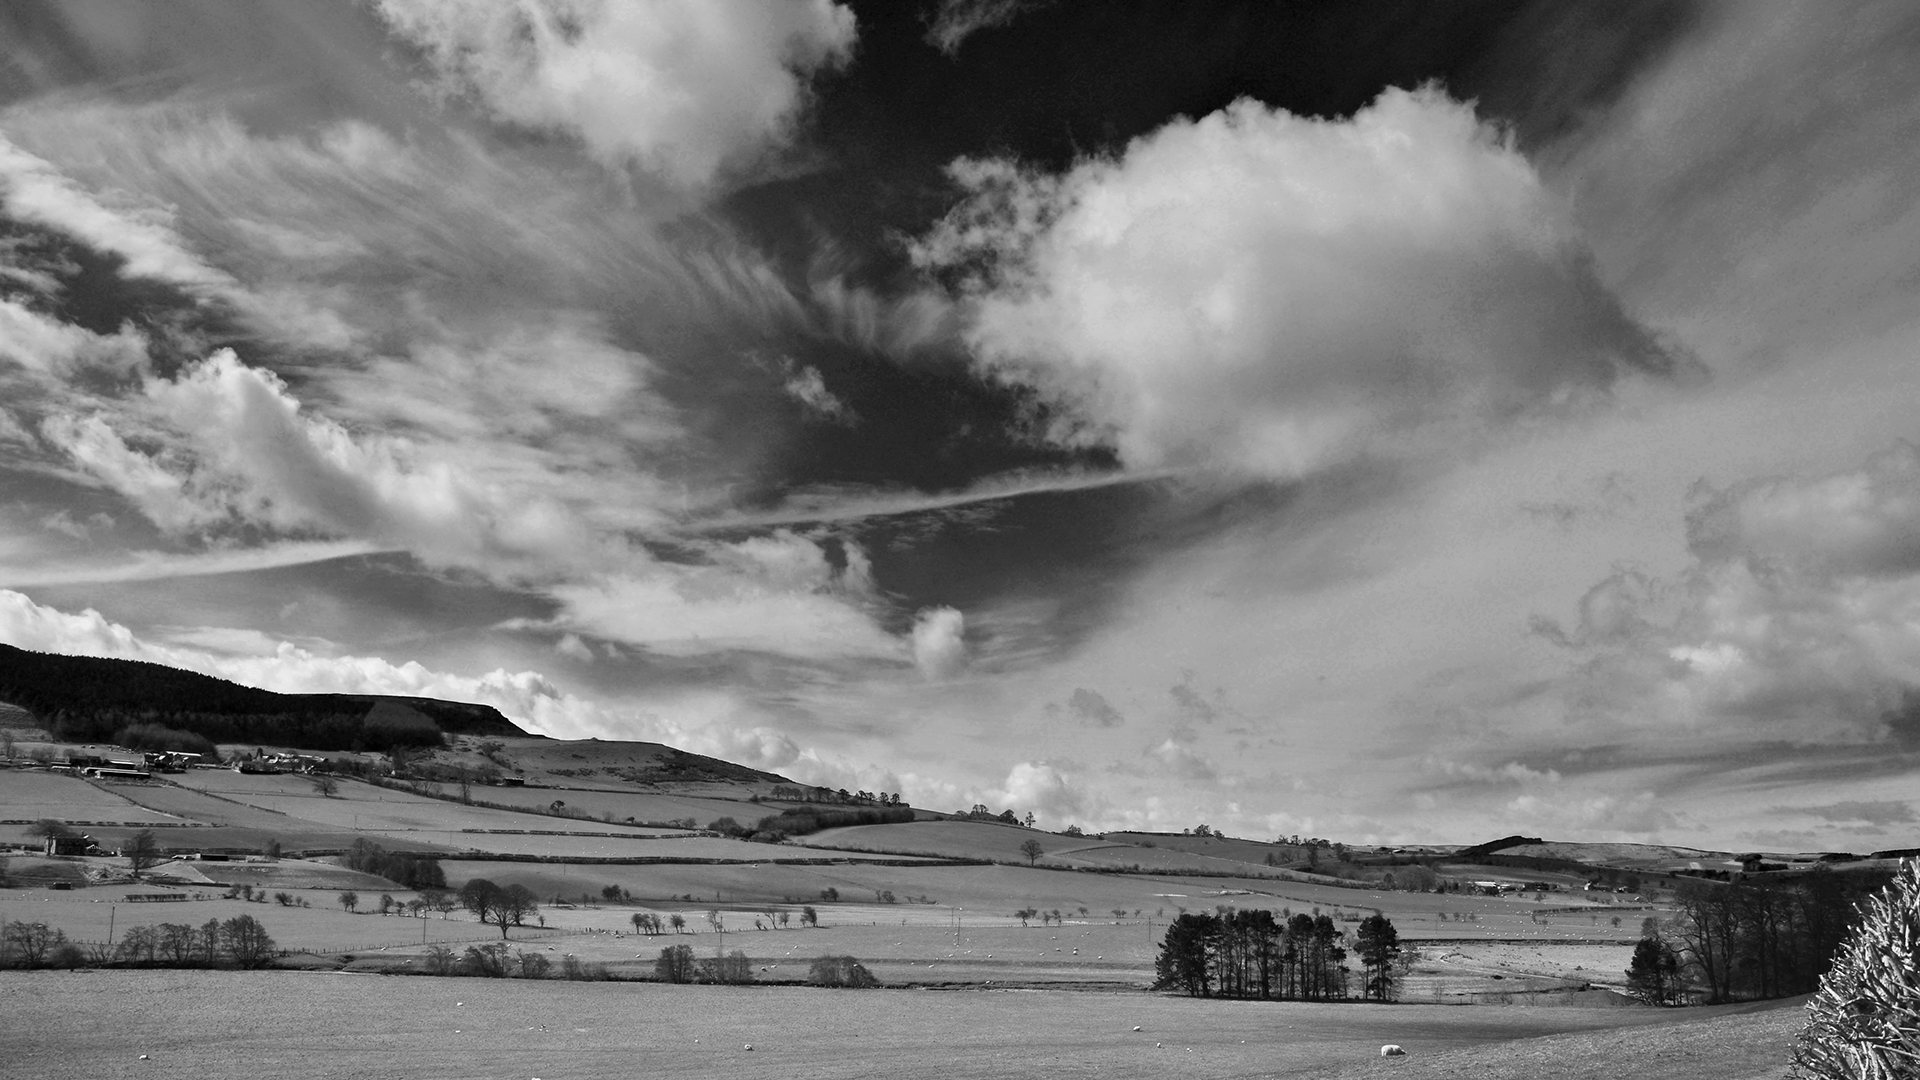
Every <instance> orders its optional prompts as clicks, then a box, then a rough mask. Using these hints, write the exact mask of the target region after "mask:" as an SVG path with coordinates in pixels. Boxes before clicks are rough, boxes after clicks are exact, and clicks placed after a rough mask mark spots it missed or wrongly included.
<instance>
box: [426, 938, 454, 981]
mask: <svg viewBox="0 0 1920 1080" xmlns="http://www.w3.org/2000/svg"><path fill="white" fill-rule="evenodd" d="M426 960H427V973H428V974H430V975H451V974H453V965H454V958H453V950H452V949H449V948H447V947H446V946H445V945H430V946H428V947H427V954H426Z"/></svg>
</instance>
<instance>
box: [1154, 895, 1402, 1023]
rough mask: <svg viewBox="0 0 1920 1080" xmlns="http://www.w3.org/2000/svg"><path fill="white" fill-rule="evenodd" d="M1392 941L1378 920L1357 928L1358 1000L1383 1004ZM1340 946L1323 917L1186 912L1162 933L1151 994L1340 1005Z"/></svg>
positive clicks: (1345, 977) (1346, 993) (1347, 989)
mask: <svg viewBox="0 0 1920 1080" xmlns="http://www.w3.org/2000/svg"><path fill="white" fill-rule="evenodd" d="M1399 941H1400V939H1399V934H1398V932H1397V931H1395V930H1394V928H1393V923H1392V922H1391V921H1389V920H1388V919H1387V918H1386V917H1385V916H1384V915H1378V914H1376V915H1373V916H1370V917H1368V918H1366V919H1364V920H1362V921H1361V923H1360V927H1359V931H1358V933H1357V935H1356V939H1355V945H1356V948H1357V950H1358V952H1359V955H1360V960H1361V964H1362V971H1361V982H1360V990H1361V994H1362V996H1363V997H1364V998H1366V999H1368V1000H1374V1001H1391V1000H1392V999H1393V997H1394V994H1395V992H1396V985H1395V984H1396V968H1395V964H1394V961H1395V960H1396V959H1398V957H1399V955H1400V943H1399ZM1347 958H1348V952H1347V948H1346V938H1345V935H1343V934H1342V933H1341V932H1340V930H1339V928H1338V927H1337V926H1335V924H1334V921H1333V919H1332V918H1331V917H1330V916H1327V915H1308V914H1306V913H1301V914H1297V915H1295V914H1291V913H1289V912H1286V911H1283V912H1281V913H1280V914H1279V915H1278V916H1276V915H1275V914H1274V912H1271V911H1268V910H1266V909H1264V908H1253V909H1250V910H1244V911H1243V910H1237V909H1235V908H1230V907H1223V908H1220V909H1218V910H1217V911H1215V912H1188V913H1184V914H1182V915H1181V916H1180V917H1179V918H1177V919H1175V920H1174V921H1173V924H1172V925H1170V926H1168V927H1167V933H1166V937H1165V938H1164V939H1162V941H1161V944H1160V953H1159V956H1158V957H1157V958H1156V959H1155V960H1154V976H1155V978H1154V988H1155V989H1157V990H1174V991H1178V992H1181V993H1185V994H1189V995H1191V996H1193V997H1227V998H1253V999H1257V1000H1262V1001H1267V1000H1279V1001H1342V1000H1346V999H1347V998H1349V997H1351V996H1352V974H1353V973H1352V969H1351V968H1349V967H1348V966H1347V963H1346V961H1347Z"/></svg>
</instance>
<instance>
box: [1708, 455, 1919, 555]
mask: <svg viewBox="0 0 1920 1080" xmlns="http://www.w3.org/2000/svg"><path fill="white" fill-rule="evenodd" d="M1687 541H1688V546H1689V547H1690V548H1691V549H1692V550H1693V552H1694V554H1695V555H1698V556H1699V557H1700V558H1701V559H1703V560H1708V561H1716V562H1724V561H1727V560H1730V559H1743V558H1755V559H1761V560H1765V561H1766V562H1767V563H1769V564H1772V565H1779V566H1783V567H1791V568H1793V569H1795V570H1798V571H1800V572H1804V573H1816V574H1858V575H1866V576H1872V577H1900V576H1903V575H1907V574H1914V573H1920V447H1915V446H1914V444H1912V443H1910V442H1906V441H1905V440H1902V441H1900V442H1898V443H1896V444H1895V445H1894V446H1892V447H1891V448H1889V449H1887V450H1885V451H1882V452H1880V453H1877V454H1875V455H1873V456H1872V457H1870V458H1868V459H1867V461H1866V463H1865V464H1864V465H1863V466H1862V467H1861V468H1859V469H1853V470H1849V471H1846V472H1842V473H1836V474H1834V475H1832V476H1825V477H1819V478H1815V479H1802V478H1796V477H1761V478H1757V479H1752V480H1747V481H1743V482H1741V483H1737V484H1733V485H1730V486H1728V487H1726V488H1724V489H1721V490H1714V489H1712V488H1707V487H1702V488H1701V489H1700V497H1699V499H1698V501H1697V504H1696V505H1695V506H1694V508H1693V509H1692V511H1691V512H1690V513H1689V514H1688V515H1687Z"/></svg>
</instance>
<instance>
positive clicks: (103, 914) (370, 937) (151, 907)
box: [0, 883, 542, 953]
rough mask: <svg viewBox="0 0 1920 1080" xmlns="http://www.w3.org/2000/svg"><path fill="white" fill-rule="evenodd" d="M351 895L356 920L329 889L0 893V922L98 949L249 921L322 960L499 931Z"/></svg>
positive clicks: (371, 894) (373, 894) (495, 935)
mask: <svg viewBox="0 0 1920 1080" xmlns="http://www.w3.org/2000/svg"><path fill="white" fill-rule="evenodd" d="M358 891H359V894H360V910H361V914H357V915H354V914H348V913H347V912H346V911H345V910H344V909H342V908H341V907H340V905H339V903H338V902H337V901H336V900H335V893H336V890H331V889H329V890H325V891H310V892H297V895H300V896H304V897H305V898H306V900H307V901H308V902H309V903H311V904H312V905H313V906H312V907H310V908H298V907H282V906H281V905H279V904H277V903H274V902H272V901H267V902H264V903H260V902H249V901H246V900H228V899H224V898H223V893H222V891H221V890H218V889H213V888H209V887H205V886H203V887H201V888H198V889H195V888H192V887H190V886H189V887H180V888H175V889H165V888H155V887H153V886H151V885H148V884H145V883H142V884H140V885H138V886H128V885H121V886H118V887H114V888H107V887H95V888H91V889H86V890H82V891H75V892H71V893H49V892H41V891H38V890H25V891H23V890H17V889H7V890H0V918H4V919H7V920H8V921H10V922H15V921H17V922H44V923H46V924H47V925H48V926H50V927H53V928H55V929H58V930H61V931H64V932H65V933H66V935H67V937H69V938H71V939H72V940H74V941H80V942H105V941H107V940H108V937H109V933H111V935H112V938H113V940H114V941H119V940H121V939H122V937H123V935H124V934H125V932H126V930H127V929H128V928H129V927H133V926H158V925H159V924H161V923H187V924H190V925H193V926H199V925H201V924H202V923H205V922H206V921H207V920H208V919H220V920H226V919H231V918H233V917H234V916H236V915H251V916H253V917H254V918H255V919H257V920H259V922H260V924H261V925H262V926H265V927H266V928H267V933H268V934H269V935H270V936H271V937H272V938H273V941H274V944H275V945H276V946H278V947H279V948H282V949H302V950H311V951H315V952H328V953H338V952H351V951H358V950H362V949H379V948H383V947H384V948H402V947H406V946H413V947H415V948H417V947H418V946H419V945H420V944H421V939H422V937H423V936H424V937H425V940H426V941H428V942H435V941H459V942H467V941H487V940H493V941H498V940H500V928H499V927H497V926H488V925H483V924H481V923H478V922H475V921H474V920H473V919H472V917H471V916H467V915H464V914H454V915H450V916H448V917H447V918H444V919H443V918H441V917H440V916H439V915H428V916H427V917H426V918H424V919H413V918H406V917H402V916H397V915H392V916H389V915H380V914H377V913H368V909H369V908H370V907H372V906H373V905H374V904H375V902H376V901H377V900H378V899H379V895H380V893H379V891H378V890H367V889H361V890H358ZM129 892H139V893H153V892H176V893H180V894H182V895H185V896H187V897H189V899H187V900H184V901H178V902H174V903H159V904H156V903H129V902H127V900H126V894H127V893H129ZM393 895H394V897H395V898H396V899H405V898H408V897H411V896H412V895H413V894H412V893H408V892H404V891H401V890H398V889H396V890H393ZM513 933H514V935H515V936H516V937H519V938H526V939H530V938H534V937H538V936H540V935H541V933H542V931H540V930H539V929H538V928H537V927H522V928H519V929H516V930H514V931H513Z"/></svg>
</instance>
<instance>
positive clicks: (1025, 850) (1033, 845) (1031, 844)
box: [1020, 840, 1046, 866]
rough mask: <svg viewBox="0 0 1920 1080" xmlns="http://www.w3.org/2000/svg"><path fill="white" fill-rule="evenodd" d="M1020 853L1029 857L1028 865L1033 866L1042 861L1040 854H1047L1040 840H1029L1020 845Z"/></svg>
mask: <svg viewBox="0 0 1920 1080" xmlns="http://www.w3.org/2000/svg"><path fill="white" fill-rule="evenodd" d="M1020 854H1022V855H1025V856H1026V857H1027V865H1028V866H1032V865H1034V864H1035V863H1037V862H1039V861H1040V856H1042V855H1044V854H1046V849H1045V848H1042V847H1041V846H1040V841H1038V840H1028V841H1027V842H1026V843H1024V844H1021V845H1020Z"/></svg>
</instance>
